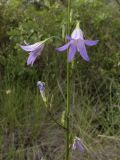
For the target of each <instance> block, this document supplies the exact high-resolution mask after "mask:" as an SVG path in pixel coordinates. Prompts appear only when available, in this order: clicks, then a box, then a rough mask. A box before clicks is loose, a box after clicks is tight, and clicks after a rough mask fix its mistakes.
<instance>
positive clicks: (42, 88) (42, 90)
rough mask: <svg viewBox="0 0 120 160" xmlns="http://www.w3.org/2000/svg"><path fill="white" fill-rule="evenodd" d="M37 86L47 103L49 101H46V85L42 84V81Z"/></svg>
mask: <svg viewBox="0 0 120 160" xmlns="http://www.w3.org/2000/svg"><path fill="white" fill-rule="evenodd" d="M37 86H38V88H39V90H40V93H41V96H42V99H43V101H44V102H46V101H47V100H46V96H45V83H44V82H41V81H38V82H37Z"/></svg>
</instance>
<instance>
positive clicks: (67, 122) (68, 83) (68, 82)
mask: <svg viewBox="0 0 120 160" xmlns="http://www.w3.org/2000/svg"><path fill="white" fill-rule="evenodd" d="M70 4H71V0H68V26H67V34H68V35H69V33H70ZM67 57H68V51H67ZM69 68H70V67H69V63H68V58H67V104H66V128H67V130H66V157H65V160H69V143H70V142H69V135H70V125H69V124H70V119H69V118H70V117H69V115H70V103H69V100H70V94H69V93H70V78H69V77H70V69H69Z"/></svg>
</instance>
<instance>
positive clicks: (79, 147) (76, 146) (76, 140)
mask: <svg viewBox="0 0 120 160" xmlns="http://www.w3.org/2000/svg"><path fill="white" fill-rule="evenodd" d="M72 149H73V150H74V151H75V150H79V151H80V152H83V151H84V148H83V145H82V144H81V140H80V138H78V137H75V138H74V141H73V145H72Z"/></svg>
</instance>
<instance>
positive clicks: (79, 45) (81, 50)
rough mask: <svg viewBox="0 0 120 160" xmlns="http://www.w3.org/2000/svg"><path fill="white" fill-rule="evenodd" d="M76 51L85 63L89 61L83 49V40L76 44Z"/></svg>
mask: <svg viewBox="0 0 120 160" xmlns="http://www.w3.org/2000/svg"><path fill="white" fill-rule="evenodd" d="M77 50H78V52H80V55H81V56H82V58H83V59H84V60H85V61H89V60H90V59H89V57H88V54H87V50H86V48H85V43H84V41H83V40H79V41H78V42H77Z"/></svg>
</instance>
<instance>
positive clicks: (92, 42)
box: [84, 40, 99, 46]
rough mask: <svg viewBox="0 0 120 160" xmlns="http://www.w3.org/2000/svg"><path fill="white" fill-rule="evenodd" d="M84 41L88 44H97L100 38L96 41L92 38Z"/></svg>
mask: <svg viewBox="0 0 120 160" xmlns="http://www.w3.org/2000/svg"><path fill="white" fill-rule="evenodd" d="M84 42H85V44H86V45H87V46H95V45H96V44H97V43H98V42H99V40H95V41H92V40H84Z"/></svg>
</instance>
